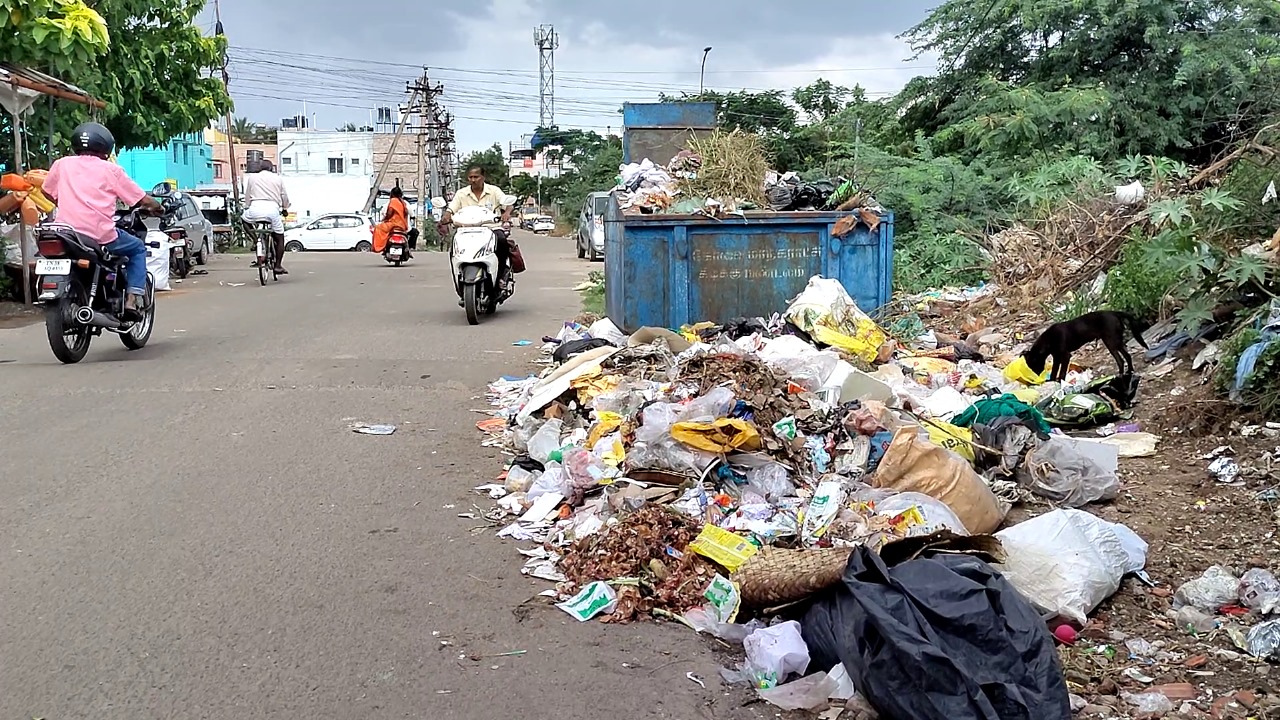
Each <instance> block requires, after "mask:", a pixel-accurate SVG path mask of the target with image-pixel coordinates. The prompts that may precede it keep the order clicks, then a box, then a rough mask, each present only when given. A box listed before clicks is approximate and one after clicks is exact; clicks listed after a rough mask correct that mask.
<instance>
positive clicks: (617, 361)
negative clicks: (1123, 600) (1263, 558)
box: [477, 277, 1280, 718]
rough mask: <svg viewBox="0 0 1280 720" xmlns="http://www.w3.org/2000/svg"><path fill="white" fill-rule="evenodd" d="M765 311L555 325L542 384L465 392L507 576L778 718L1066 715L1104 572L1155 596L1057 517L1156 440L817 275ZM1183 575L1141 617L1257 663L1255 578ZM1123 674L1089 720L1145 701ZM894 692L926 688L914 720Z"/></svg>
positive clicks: (517, 381)
mask: <svg viewBox="0 0 1280 720" xmlns="http://www.w3.org/2000/svg"><path fill="white" fill-rule="evenodd" d="M989 292H990V291H989V290H976V291H962V292H959V293H952V294H954V295H957V298H958V299H957V302H973V301H974V300H980V299H981V298H982V297H985V295H986V294H987V293H989ZM946 295H947V293H941V294H937V297H919V298H914V299H909V300H907V301H906V302H905V303H904V304H903V305H904V307H908V308H910V307H923V306H925V305H929V304H931V303H934V302H938V301H945V300H944V297H945V296H946ZM781 310H782V312H780V313H779V314H778V315H775V316H774V317H772V318H739V319H735V320H734V321H732V322H729V323H726V324H724V325H714V324H711V323H702V324H699V325H696V326H692V327H685V328H681V329H679V330H678V331H673V330H670V329H661V328H644V329H641V330H640V331H638V332H636V333H633V334H631V335H626V334H624V333H622V332H621V331H619V329H618V328H617V327H616V326H614V325H613V324H612V323H611V322H610V321H609V320H607V319H603V320H599V321H597V322H595V323H594V324H592V325H591V326H590V327H586V326H583V325H580V324H577V323H567V324H566V325H565V326H564V328H562V330H561V331H560V333H559V334H558V335H557V336H556V337H554V338H548V343H547V346H546V348H545V350H546V351H547V355H548V362H549V363H550V365H551V366H550V367H549V368H548V369H547V370H545V371H544V372H542V373H541V374H539V375H537V376H531V377H527V378H503V379H501V380H499V381H496V382H494V383H493V384H492V385H491V387H490V392H489V398H490V401H491V402H492V404H493V406H494V408H495V409H494V416H495V418H496V419H495V420H489V421H485V422H483V423H481V424H480V425H481V429H483V430H486V431H488V432H490V434H491V435H490V437H491V439H490V440H489V441H488V442H490V443H492V444H495V445H499V446H501V447H503V448H504V449H506V450H507V451H508V452H509V453H510V454H511V456H512V460H511V463H510V465H509V466H508V467H507V469H506V471H505V473H504V474H503V475H502V476H501V477H500V479H499V481H498V482H497V483H494V484H490V485H485V486H482V487H480V488H477V490H478V491H479V492H483V493H486V494H489V495H490V496H491V497H493V498H494V499H495V500H497V503H498V510H497V513H498V515H499V516H501V517H502V520H501V521H500V524H501V525H502V528H501V530H500V531H499V533H498V534H499V536H500V537H504V538H508V539H511V540H515V541H518V542H520V543H522V544H524V545H525V546H526V549H523V550H521V553H522V554H523V555H525V556H526V557H527V558H529V560H528V562H527V564H526V566H525V573H526V574H529V575H531V576H534V577H538V578H542V579H545V580H548V581H551V582H555V583H556V586H555V588H553V589H548V590H547V591H546V592H545V593H543V594H544V595H547V596H549V597H554V598H555V600H556V601H558V603H559V604H558V607H560V608H561V609H563V610H564V611H565V612H568V613H570V614H571V615H573V616H574V617H575V618H577V619H578V620H580V621H584V622H585V621H587V620H591V619H593V618H598V619H601V620H602V621H605V622H631V621H634V620H638V619H643V618H657V619H661V620H667V621H675V622H680V623H682V624H684V625H686V626H689V627H691V628H692V629H694V630H696V631H698V632H700V633H707V634H710V635H714V636H716V637H718V638H721V639H722V640H725V641H726V642H731V643H735V644H740V645H742V647H743V651H744V654H745V659H744V660H743V662H742V663H741V665H739V666H738V667H736V668H726V669H725V670H724V672H723V675H724V680H725V681H726V682H730V683H745V684H749V685H750V686H752V687H753V688H755V689H756V690H757V691H758V692H759V693H760V695H761V697H762V698H764V699H766V700H767V701H768V702H770V703H773V704H774V705H776V706H778V707H780V708H784V709H809V710H814V709H822V708H825V707H827V706H829V705H830V706H834V707H837V708H839V707H844V706H846V705H847V706H848V707H850V708H852V707H855V706H856V707H862V708H864V709H865V708H866V707H867V706H868V705H869V706H870V707H871V708H875V709H878V710H879V711H880V712H881V713H882V714H883V715H887V716H892V717H907V716H916V717H934V716H938V717H942V716H946V717H960V718H965V717H990V716H991V715H989V714H986V715H984V714H982V713H981V712H980V711H979V710H977V708H979V707H990V706H991V705H992V704H994V705H995V706H996V711H997V714H998V715H999V716H1001V717H1005V716H1013V715H1018V714H1021V715H1023V716H1026V715H1027V714H1029V713H1030V712H1031V709H1032V708H1034V709H1035V711H1036V713H1037V714H1040V715H1044V716H1045V717H1069V716H1070V715H1071V714H1072V712H1073V710H1079V709H1080V708H1081V707H1084V706H1085V705H1089V704H1090V703H1087V702H1085V701H1084V699H1083V698H1081V697H1078V696H1075V695H1072V694H1071V693H1073V692H1076V691H1077V690H1080V688H1081V687H1083V686H1082V685H1081V684H1080V683H1079V682H1078V681H1075V680H1071V678H1072V677H1073V676H1072V675H1071V674H1070V673H1071V672H1074V671H1073V668H1074V667H1075V665H1073V663H1075V662H1076V661H1077V659H1078V658H1079V657H1082V656H1081V655H1080V653H1081V652H1083V651H1084V650H1085V649H1086V648H1087V647H1105V643H1097V644H1091V643H1094V642H1095V640H1093V639H1090V638H1086V637H1085V636H1086V635H1089V633H1090V632H1092V631H1093V629H1094V626H1093V625H1092V623H1093V620H1092V619H1091V618H1092V617H1093V614H1094V613H1095V611H1096V610H1097V608H1098V607H1099V606H1100V605H1102V604H1103V603H1105V602H1106V601H1107V600H1108V598H1110V597H1111V596H1112V595H1113V594H1115V593H1116V592H1117V591H1118V589H1119V588H1120V587H1121V584H1122V582H1124V580H1125V579H1126V578H1134V579H1135V580H1134V582H1136V583H1138V584H1139V586H1140V587H1148V588H1150V589H1151V591H1152V592H1156V591H1158V590H1160V589H1161V588H1159V587H1158V584H1157V583H1155V582H1154V581H1153V580H1152V579H1151V578H1150V577H1148V576H1147V574H1146V566H1147V560H1148V557H1147V556H1148V550H1149V548H1148V544H1147V542H1146V541H1144V539H1143V538H1142V537H1140V536H1139V534H1138V533H1137V532H1135V531H1134V530H1133V529H1131V528H1130V527H1129V526H1127V525H1126V524H1125V523H1123V522H1116V521H1114V520H1108V519H1104V517H1102V515H1101V514H1099V513H1097V512H1090V511H1088V510H1086V509H1084V508H1087V507H1090V506H1097V507H1105V506H1100V505H1098V504H1099V503H1108V502H1110V501H1112V500H1114V499H1115V498H1117V496H1118V495H1120V494H1121V493H1122V492H1123V490H1124V489H1123V487H1122V482H1121V471H1120V463H1121V461H1122V460H1124V461H1129V460H1130V459H1132V458H1141V457H1149V456H1151V455H1153V454H1154V453H1155V452H1156V448H1157V447H1158V445H1159V443H1160V442H1161V438H1160V437H1157V436H1155V435H1152V434H1149V433H1143V432H1140V428H1138V427H1136V426H1132V425H1131V423H1129V422H1128V420H1129V418H1130V417H1131V409H1132V407H1133V405H1134V403H1135V398H1136V396H1137V395H1138V384H1139V383H1138V378H1137V377H1133V376H1129V377H1121V378H1116V377H1111V376H1105V375H1098V374H1095V373H1094V372H1093V371H1090V370H1087V369H1079V368H1072V370H1071V371H1070V372H1069V373H1068V375H1067V379H1066V381H1065V382H1062V383H1049V382H1046V378H1047V377H1048V373H1049V370H1050V369H1049V368H1045V371H1044V374H1042V375H1039V376H1037V375H1035V374H1034V373H1032V372H1031V371H1030V370H1029V369H1028V368H1027V367H1026V363H1025V362H1021V361H1020V360H1019V353H1020V352H1021V350H1022V349H1025V347H1026V343H1025V342H1024V341H1021V340H1019V339H1018V338H1016V337H993V335H994V333H992V332H990V331H989V330H981V331H975V332H973V333H971V334H970V335H968V336H966V337H958V336H956V337H952V336H947V335H946V334H945V333H943V332H941V331H931V330H927V329H925V327H924V323H923V318H922V317H921V315H920V314H918V313H917V314H914V315H912V314H910V313H908V314H907V315H903V316H900V317H899V318H898V320H896V321H895V322H894V323H893V324H892V325H890V326H889V327H890V328H891V329H890V330H888V331H886V330H885V329H884V328H883V327H881V325H879V324H878V323H876V322H875V321H874V320H872V319H871V318H870V317H868V316H867V315H866V314H865V313H863V312H862V311H861V310H860V309H859V308H858V307H857V305H856V303H855V302H854V301H853V300H852V298H850V297H849V295H848V293H847V292H845V290H844V289H843V288H842V287H841V286H840V285H839V283H838V282H835V281H832V280H829V279H824V278H820V277H815V278H813V279H812V280H811V281H810V283H809V286H808V287H807V288H806V290H805V291H804V292H803V293H801V295H800V296H798V297H797V298H795V299H794V300H793V301H792V302H791V304H790V305H789V307H787V308H785V309H781ZM1067 431H1070V433H1071V434H1068V432H1067ZM1015 508H1016V510H1015ZM529 545H532V547H528V546H529ZM1211 571H1212V572H1209V573H1206V577H1205V578H1204V579H1203V580H1202V581H1196V582H1195V583H1189V584H1188V586H1184V587H1183V588H1181V589H1179V590H1178V594H1177V595H1176V596H1174V597H1173V601H1172V607H1170V608H1169V609H1168V610H1167V613H1166V615H1165V618H1164V620H1162V621H1161V622H1165V623H1167V624H1168V625H1169V627H1179V628H1190V629H1191V630H1192V631H1195V632H1216V631H1223V632H1226V633H1228V635H1229V636H1230V637H1231V638H1232V639H1233V641H1234V642H1235V644H1236V646H1237V648H1238V649H1239V654H1240V656H1241V657H1248V658H1253V661H1254V662H1258V663H1263V664H1265V662H1266V661H1267V660H1272V661H1275V660H1280V614H1277V613H1280V583H1278V582H1277V581H1276V580H1275V578H1274V577H1273V576H1271V574H1270V573H1269V572H1268V571H1267V570H1266V569H1264V568H1253V569H1249V570H1248V571H1247V572H1244V571H1241V572H1240V573H1239V574H1237V573H1236V571H1234V570H1230V569H1226V568H1212V569H1211ZM975 588H981V589H982V590H981V592H979V593H978V594H977V595H974V589H975ZM1170 595H1172V593H1170ZM966 598H967V599H966ZM962 616H963V617H964V618H966V620H965V622H964V623H963V624H956V623H954V622H945V621H944V618H948V617H950V618H958V617H962ZM868 633H872V634H874V635H875V637H876V640H875V642H861V641H860V638H864V637H866V636H867V634H868ZM978 637H981V638H982V640H981V642H979V641H978V640H976V639H975V638H978ZM926 646H928V648H929V649H928V650H927V651H925V648H926ZM1055 646H1059V647H1055ZM978 647H981V652H979V651H978V650H977V648H978ZM1148 650H1150V649H1148ZM1158 651H1159V648H1157V649H1155V650H1150V652H1153V653H1155V652H1158ZM1060 655H1061V658H1060ZM1062 658H1065V661H1066V664H1065V665H1064V661H1063V659H1062ZM1090 658H1091V659H1096V657H1093V656H1090ZM1064 668H1065V671H1066V674H1064ZM1140 675H1141V673H1138V675H1134V674H1133V673H1130V674H1127V675H1124V676H1122V679H1123V680H1124V681H1125V682H1126V683H1128V685H1127V686H1124V687H1118V688H1117V691H1123V694H1121V693H1120V692H1117V693H1115V694H1114V697H1113V698H1112V700H1113V702H1112V703H1111V704H1110V705H1107V706H1095V708H1096V707H1103V709H1104V710H1105V711H1106V712H1107V713H1111V716H1125V715H1127V714H1134V715H1136V714H1138V713H1139V712H1141V711H1144V710H1145V709H1146V708H1165V707H1166V702H1164V701H1160V700H1158V699H1156V698H1154V697H1151V695H1152V693H1153V692H1154V690H1153V686H1152V683H1153V682H1154V680H1155V679H1154V678H1148V679H1146V680H1145V681H1144V679H1143V678H1144V677H1145V676H1141V677H1140ZM917 677H930V678H935V679H938V683H937V688H944V689H945V690H944V691H939V692H940V694H934V695H933V696H931V697H932V701H933V702H936V703H937V705H936V706H934V707H933V709H932V710H926V709H923V707H924V706H922V705H920V703H924V702H926V700H924V699H923V697H924V696H923V694H922V693H920V692H918V689H915V690H913V687H914V686H913V684H912V683H914V680H911V678H917ZM935 689H936V688H935ZM1161 697H1162V698H1164V696H1163V695H1162V696H1161ZM1164 699H1165V700H1168V698H1164ZM1192 699H1194V697H1193V698H1192ZM1169 702H1173V701H1169ZM1177 702H1178V703H1186V702H1190V700H1187V699H1179V700H1177ZM1206 707H1207V706H1206ZM1176 708H1181V704H1179V705H1177V706H1176ZM938 713H942V714H941V715H939V714H938ZM832 717H834V715H833V716H832Z"/></svg>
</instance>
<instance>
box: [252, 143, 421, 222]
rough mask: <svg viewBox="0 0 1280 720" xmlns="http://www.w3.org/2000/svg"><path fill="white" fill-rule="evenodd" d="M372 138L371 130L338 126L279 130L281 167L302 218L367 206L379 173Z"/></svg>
mask: <svg viewBox="0 0 1280 720" xmlns="http://www.w3.org/2000/svg"><path fill="white" fill-rule="evenodd" d="M373 137H374V134H373V133H372V132H342V131H338V130H286V129H281V130H280V131H279V133H277V134H276V156H277V157H278V158H279V162H278V163H276V166H277V169H278V170H279V172H280V175H281V177H283V178H284V185H285V189H287V190H288V191H289V202H290V205H291V210H292V211H293V212H294V213H296V215H297V217H298V218H299V219H300V220H305V219H306V218H309V217H317V216H320V215H324V214H326V213H336V212H359V211H360V210H362V209H364V205H365V202H366V201H368V199H369V189H370V188H371V187H372V186H373V177H374V173H376V172H377V168H376V166H375V165H374V163H373V155H374V153H373V144H374V143H373ZM397 154H398V153H397Z"/></svg>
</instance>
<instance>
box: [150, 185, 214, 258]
mask: <svg viewBox="0 0 1280 720" xmlns="http://www.w3.org/2000/svg"><path fill="white" fill-rule="evenodd" d="M172 198H173V202H174V203H175V204H176V205H177V209H176V210H175V211H174V214H173V215H172V216H170V218H169V227H170V229H178V228H181V229H182V230H185V231H186V233H187V240H189V241H190V242H191V256H192V257H193V258H195V261H196V264H197V265H204V264H205V263H206V262H208V259H209V256H210V255H212V254H213V223H211V222H209V218H207V217H205V216H204V213H203V212H201V211H200V206H199V205H197V204H196V201H195V199H194V198H192V197H191V196H190V195H188V194H187V193H186V192H183V191H181V190H177V191H174V192H173V194H172ZM145 224H146V226H147V228H148V229H151V230H158V229H159V228H160V218H147V219H146V220H145Z"/></svg>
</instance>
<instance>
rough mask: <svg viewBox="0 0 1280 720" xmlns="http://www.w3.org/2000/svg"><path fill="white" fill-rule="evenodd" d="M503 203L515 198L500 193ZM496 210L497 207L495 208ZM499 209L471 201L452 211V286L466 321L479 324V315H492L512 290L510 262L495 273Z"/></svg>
mask: <svg viewBox="0 0 1280 720" xmlns="http://www.w3.org/2000/svg"><path fill="white" fill-rule="evenodd" d="M502 202H503V207H508V206H510V205H511V204H514V203H515V198H512V197H509V196H504V197H503V198H502ZM499 212H500V211H499ZM499 212H494V211H490V210H488V209H486V208H483V207H480V206H476V205H473V206H471V207H465V208H462V209H461V210H459V211H458V212H456V213H453V225H454V227H456V228H457V230H456V231H455V232H454V235H453V250H452V252H451V253H450V256H449V259H450V265H451V266H452V268H453V286H454V289H455V290H456V291H457V293H458V297H459V298H461V299H462V307H463V309H465V310H466V311H467V322H468V323H470V324H471V325H478V324H480V316H481V315H492V314H493V313H495V312H497V310H498V306H499V305H501V304H502V303H504V302H506V301H507V298H510V297H511V295H512V294H513V293H515V290H516V281H515V275H514V273H512V271H511V263H510V262H508V263H507V267H506V270H505V272H504V273H503V276H502V277H498V253H497V250H496V247H497V243H498V242H499V237H498V233H501V232H504V231H503V230H501V229H500V228H498V227H495V226H496V225H497V224H498V223H499V218H500V217H501V215H500V214H499Z"/></svg>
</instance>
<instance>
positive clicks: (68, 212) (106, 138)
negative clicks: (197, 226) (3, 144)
mask: <svg viewBox="0 0 1280 720" xmlns="http://www.w3.org/2000/svg"><path fill="white" fill-rule="evenodd" d="M115 146H116V139H115V137H114V136H113V135H112V134H111V131H110V130H107V129H106V128H105V127H103V126H102V125H100V124H98V123H96V122H87V123H83V124H81V125H80V126H79V127H77V128H76V129H75V131H74V132H72V134H71V148H72V150H74V151H75V155H70V156H67V157H64V158H59V159H58V160H56V161H54V163H53V165H52V167H50V168H49V175H48V177H46V178H45V181H44V186H43V190H44V192H45V194H47V195H48V196H49V197H50V198H52V199H53V200H54V201H55V202H57V204H58V211H57V220H58V222H60V223H64V224H67V225H70V226H71V227H72V228H74V229H75V231H76V232H78V233H80V234H81V235H84V236H85V237H87V238H89V239H91V240H94V241H95V242H97V243H98V244H99V245H102V246H103V247H105V248H106V249H107V250H108V251H110V252H111V253H112V254H113V255H120V256H122V257H125V258H127V264H126V265H125V268H124V274H125V281H126V282H127V283H128V285H129V297H128V298H127V299H126V301H125V309H126V310H127V311H132V312H134V313H137V312H140V311H142V310H143V309H145V308H146V303H147V246H146V243H144V242H143V240H142V239H141V238H138V237H134V236H133V235H130V234H129V233H127V232H125V231H123V230H121V229H119V228H117V227H116V223H115V212H116V201H117V200H119V201H121V202H123V203H124V204H125V205H127V206H129V207H134V206H135V205H139V204H140V205H141V206H142V207H143V208H144V209H146V210H148V211H149V212H151V214H153V215H162V214H164V209H163V208H162V207H161V206H160V203H158V202H156V200H155V198H153V197H151V196H150V195H147V194H146V193H145V192H143V190H142V188H140V187H138V184H137V183H135V182H134V181H133V180H131V179H129V176H128V175H127V174H125V171H124V168H122V167H120V166H119V165H117V164H115V163H113V162H111V161H110V160H108V159H107V158H109V157H111V153H112V151H113V150H114V149H115Z"/></svg>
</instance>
